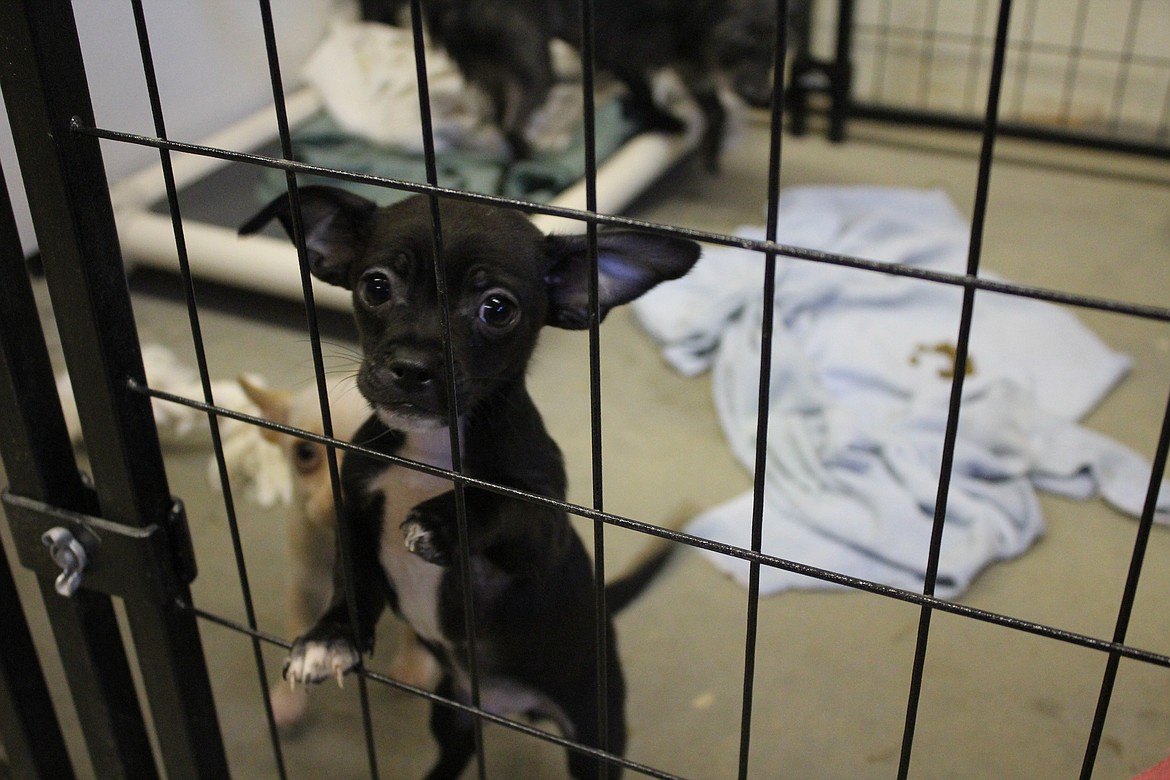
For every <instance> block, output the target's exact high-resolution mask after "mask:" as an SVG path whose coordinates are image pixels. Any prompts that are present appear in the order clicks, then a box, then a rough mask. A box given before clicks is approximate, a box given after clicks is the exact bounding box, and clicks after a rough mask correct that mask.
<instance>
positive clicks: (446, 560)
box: [402, 489, 571, 571]
mask: <svg viewBox="0 0 1170 780" xmlns="http://www.w3.org/2000/svg"><path fill="white" fill-rule="evenodd" d="M464 496H465V498H464V506H465V508H466V510H467V542H468V548H469V552H470V553H471V554H473V555H479V554H484V555H487V557H488V558H489V559H491V560H492V561H493V562H494V563H496V565H498V566H500V567H501V568H502V569H504V570H505V571H515V570H519V569H521V568H524V567H531V566H533V565H536V564H539V563H543V562H544V561H545V560H546V559H547V558H548V557H549V555H551V554H553V553H558V552H559V551H560V549H561V547H562V545H563V544H564V541H565V540H564V538H563V537H564V535H565V533H566V532H571V531H570V529H569V527H568V525H567V524H566V523H558V522H556V521H555V514H556V513H555V512H554V511H553V510H551V509H548V508H547V507H542V506H539V505H537V504H532V503H529V502H527V501H519V500H516V499H512V498H508V497H506V496H501V495H499V494H497V493H493V492H490V491H486V490H476V489H468V490H466V491H465V493H464ZM402 533H403V538H404V540H405V544H406V548H407V549H408V550H410V551H411V552H412V553H414V554H415V555H417V556H419V557H420V558H422V559H423V560H425V561H427V562H429V563H433V564H435V565H437V566H450V565H451V564H452V563H454V562H455V561H457V560H458V559H459V525H458V518H457V513H456V506H455V492H454V491H448V492H446V493H442V494H440V495H438V496H435V497H434V498H431V499H428V500H427V501H423V502H422V503H420V504H419V505H418V506H416V507H414V509H412V510H411V511H410V513H409V514H407V516H406V521H405V522H404V523H403V524H402Z"/></svg>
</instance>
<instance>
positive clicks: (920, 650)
mask: <svg viewBox="0 0 1170 780" xmlns="http://www.w3.org/2000/svg"><path fill="white" fill-rule="evenodd" d="M1010 22H1011V0H1001V2H1000V6H999V17H998V20H997V23H996V33H995V49H994V53H993V55H992V62H991V82H990V84H989V85H988V90H987V109H986V116H985V117H984V125H983V142H982V147H981V149H980V154H979V172H978V177H977V181H976V189H975V208H974V212H973V214H972V216H971V239H970V243H969V245H968V248H967V278H968V279H970V280H974V279H975V278H977V277H978V275H979V261H980V257H981V254H982V249H983V227H984V223H985V221H986V217H987V200H988V197H989V194H990V187H991V164H992V160H993V158H994V152H995V140H996V136H997V131H998V122H999V101H1000V95H1001V92H1002V89H1003V75H1004V60H1005V57H1006V52H1007V41H1008V28H1009V24H1010ZM974 309H975V287H974V286H972V285H969V284H968V285H966V286H965V287H964V288H963V304H962V310H961V314H960V318H959V333H958V337H957V338H956V341H955V359H954V379H953V380H952V382H951V396H950V403H949V409H948V412H947V423H946V431H945V433H944V437H943V454H942V462H941V464H940V467H939V480H938V493H937V495H936V497H935V505H934V522H933V528H932V529H931V537H930V548H929V555H928V560H927V566H926V577H925V581H924V585H923V593H924V594H925V595H927V596H933V595H934V592H935V585H936V582H937V579H938V566H939V559H940V557H941V554H942V536H943V533H944V531H945V525H946V513H947V500H948V498H949V495H950V481H951V474H952V470H953V466H954V457H955V444H956V440H957V438H958V432H959V415H960V411H961V408H962V401H963V385H964V380H965V379H966V376H967V351H968V346H969V342H970V338H971V321H972V318H973V316H974ZM932 615H933V610H932V609H931V608H930V607H929V606H923V607H922V610H921V613H920V616H919V622H918V637H917V640H916V644H915V649H914V663H913V668H912V671H911V679H910V691H909V696H908V701H907V704H906V718H905V728H904V731H903V735H902V749H901V755H900V758H899V766H898V777H899V778H906V777H907V776H908V775H909V772H910V758H911V753H912V751H913V746H914V734H915V729H916V726H917V720H918V707H919V703H920V699H921V694H922V679H923V675H924V673H925V668H926V653H927V647H928V644H929V641H930V622H931V616H932Z"/></svg>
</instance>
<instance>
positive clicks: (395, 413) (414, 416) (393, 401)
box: [358, 349, 447, 427]
mask: <svg viewBox="0 0 1170 780" xmlns="http://www.w3.org/2000/svg"><path fill="white" fill-rule="evenodd" d="M444 376H445V374H444V373H443V370H442V364H441V363H440V362H439V358H437V357H435V356H432V355H429V354H426V353H425V352H423V351H422V350H416V349H400V350H396V351H395V352H394V353H393V354H391V355H387V356H385V357H383V358H380V359H373V360H369V361H367V362H366V364H365V365H364V366H363V368H362V371H361V373H360V374H359V376H358V387H359V389H360V390H361V392H362V395H364V396H365V397H366V398H368V399H369V400H370V402H371V403H372V404H373V405H374V408H375V409H377V410H378V412H379V413H380V414H381V415H382V417H383V419H385V420H387V422H389V421H390V420H391V419H393V421H394V422H395V423H397V424H400V425H408V426H411V427H413V425H424V426H426V427H430V426H432V425H443V424H446V420H447V397H446V385H445V382H444Z"/></svg>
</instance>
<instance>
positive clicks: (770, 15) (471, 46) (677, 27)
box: [362, 0, 803, 168]
mask: <svg viewBox="0 0 1170 780" xmlns="http://www.w3.org/2000/svg"><path fill="white" fill-rule="evenodd" d="M796 1H797V0H793V2H796ZM801 1H803V0H801ZM405 4H406V0H363V4H362V5H363V14H364V16H365V18H367V19H370V20H377V21H386V22H390V21H394V20H396V19H398V18H399V16H398V15H399V13H400V11H401V7H402V6H403V5H405ZM422 9H423V15H424V17H425V18H426V23H427V28H428V30H429V31H430V33H431V36H432V37H433V38H434V39H435V40H436V41H437V42H438V43H440V44H441V45H442V46H443V47H444V48H445V49H446V50H447V53H448V54H449V55H450V56H451V58H452V59H453V60H454V61H455V63H456V64H457V65H458V66H459V69H460V70H461V71H462V73H463V75H464V76H465V77H466V78H467V79H468V81H470V82H472V83H473V84H476V85H477V86H479V87H480V88H481V89H483V90H484V91H485V92H486V93H487V94H488V96H489V98H490V99H491V101H492V105H493V109H494V112H495V119H496V121H497V123H498V124H499V126H500V128H501V129H502V130H503V132H504V135H505V136H506V137H507V139H508V141H509V143H510V144H511V146H512V148H513V151H514V152H516V154H517V155H518V156H521V157H523V156H525V154H526V153H527V144H526V142H525V137H524V135H525V129H526V128H527V126H528V122H529V120H530V119H531V117H532V114H533V112H534V111H536V109H538V108H540V106H541V105H543V104H544V102H545V100H546V99H547V97H548V93H549V90H550V89H551V88H552V86H553V81H554V75H553V67H552V62H551V60H550V57H549V42H550V41H551V39H553V38H559V39H561V40H563V41H565V42H567V43H569V44H571V45H573V46H574V47H576V48H577V49H578V50H580V48H581V0H422ZM593 9H594V17H593V18H594V51H595V59H596V63H597V66H598V67H599V68H601V69H603V70H606V71H609V72H610V73H612V74H613V75H614V76H616V77H617V78H618V79H620V80H621V81H622V82H624V83H625V85H626V86H627V88H628V89H629V92H630V96H629V105H630V108H631V111H632V112H633V114H634V115H635V116H636V117H637V118H638V119H639V120H640V121H641V122H642V124H643V125H644V126H646V127H648V128H652V129H659V130H667V131H670V132H679V131H681V130H683V129H684V128H683V123H682V121H681V120H680V119H679V118H678V117H676V116H674V115H672V114H671V113H669V112H668V111H666V110H665V109H663V108H662V107H660V106H659V105H658V104H657V103H656V101H655V100H654V95H653V92H652V89H651V85H650V76H651V75H652V74H653V73H654V72H655V71H658V70H661V69H664V68H671V69H673V70H674V71H675V72H677V73H678V75H679V76H680V77H681V79H682V81H683V83H684V84H685V85H686V87H687V89H688V91H689V92H690V93H691V96H692V97H693V98H694V100H695V102H696V103H697V104H698V106H699V108H700V109H701V111H702V112H703V116H704V120H705V127H704V134H703V139H702V144H701V153H702V154H703V157H704V159H705V160H706V161H707V163H708V165H709V166H710V167H712V168H714V167H715V166H716V163H717V160H718V156H719V151H720V147H721V145H722V143H723V136H724V132H725V124H726V119H727V117H726V111H725V109H724V107H723V103H722V102H721V101H720V98H719V88H720V85H721V84H726V85H727V86H728V87H730V88H731V89H732V90H734V91H735V92H736V93H737V94H738V95H739V96H740V97H741V98H743V99H744V100H745V101H746V102H747V103H748V104H749V105H752V106H756V107H767V106H768V105H769V102H770V99H771V96H772V88H771V84H772V71H773V59H774V54H773V50H774V46H775V39H776V30H777V23H776V14H777V2H776V0H594V3H593Z"/></svg>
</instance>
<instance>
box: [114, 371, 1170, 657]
mask: <svg viewBox="0 0 1170 780" xmlns="http://www.w3.org/2000/svg"><path fill="white" fill-rule="evenodd" d="M135 389H136V391H137V392H139V393H142V394H143V395H146V396H149V397H151V398H159V399H162V400H165V401H169V402H171V403H176V404H180V405H182V406H187V407H190V408H192V409H200V410H202V411H205V412H206V411H212V409H211V408H210V407H208V406H207V405H206V404H204V403H201V402H199V401H195V400H193V399H190V398H184V397H183V396H179V395H175V394H174V393H168V392H165V391H162V390H155V389H152V388H149V387H146V386H145V385H138V386H136V387H135ZM214 411H215V412H217V413H218V414H219V415H220V416H221V417H229V418H231V419H233V420H240V421H242V422H247V423H250V424H252V425H255V426H257V427H260V428H267V429H269V430H273V431H277V432H279V433H285V434H289V435H291V436H297V437H299V438H302V439H304V440H305V441H312V442H317V443H318V444H325V445H328V446H331V447H336V448H337V449H339V450H343V451H347V452H356V453H358V454H360V455H361V456H363V457H368V458H374V459H378V460H383V461H385V462H387V463H393V464H394V465H397V466H403V467H405V468H409V469H413V470H415V471H421V472H423V473H425V474H432V475H434V476H441V477H444V478H446V479H449V480H451V481H453V482H460V483H462V484H465V485H468V486H469V487H475V488H478V489H481V490H489V491H491V492H493V493H498V494H500V495H504V496H509V497H511V498H516V499H520V500H522V501H528V502H530V503H534V504H540V505H542V506H547V507H551V508H554V509H562V510H564V511H566V512H568V513H570V514H573V515H577V516H578V517H583V518H585V519H587V520H600V521H602V522H604V523H606V524H608V525H612V526H614V527H617V528H624V529H627V530H630V531H637V532H638V533H641V534H645V535H646V536H654V537H658V538H660V539H666V540H668V541H671V542H676V543H679V544H685V545H688V546H690V547H694V548H696V549H699V550H708V551H710V552H714V553H718V554H720V555H726V556H729V557H732V558H738V559H740V560H743V561H747V562H748V563H752V562H756V563H759V564H761V565H762V566H770V567H772V568H775V569H781V570H783V571H789V572H793V573H794V574H799V575H801V576H804V577H811V578H813V579H817V580H821V581H822V582H827V583H832V584H835V585H841V586H844V587H847V588H851V589H853V590H858V591H861V592H865V593H873V594H875V595H878V596H885V597H888V598H891V599H895V600H897V601H903V602H905V603H907V604H915V605H917V606H929V607H931V608H932V609H934V610H936V611H938V612H947V613H950V614H953V615H960V616H963V617H968V618H972V619H975V620H979V621H982V622H984V623H989V624H991V625H997V626H1003V627H1005V628H1012V629H1015V630H1018V631H1023V632H1025V633H1029V634H1034V635H1036V636H1040V637H1045V638H1048V639H1056V640H1059V641H1062V642H1066V643H1068V644H1072V645H1077V646H1079V647H1084V648H1087V649H1091V650H1099V651H1102V652H1117V653H1119V654H1121V655H1122V657H1125V658H1132V659H1134V660H1136V661H1144V662H1146V663H1151V664H1154V665H1156V666H1163V667H1166V668H1170V655H1164V654H1161V653H1155V652H1153V651H1149V650H1142V649H1140V648H1135V647H1129V646H1126V645H1118V644H1116V643H1114V642H1110V641H1108V640H1104V639H1098V638H1095V637H1090V636H1087V635H1084V634H1078V633H1075V632H1072V631H1065V630H1063V629H1059V628H1054V627H1052V626H1045V625H1043V624H1040V623H1036V622H1034V621H1029V620H1021V619H1019V618H1015V617H1011V616H1009V615H1002V614H998V613H995V612H989V611H987V610H982V609H977V608H975V607H970V606H967V605H965V604H958V603H955V602H953V601H946V600H944V599H940V598H935V597H933V596H926V595H923V594H922V593H916V592H913V591H908V590H903V589H901V588H894V587H891V586H889V585H883V584H881V583H878V582H873V581H871V580H865V579H861V578H858V577H851V576H849V575H847V574H841V573H840V572H835V571H831V570H828V569H820V568H817V567H815V566H809V565H807V564H803V563H798V562H796V561H791V560H787V559H785V558H779V557H777V556H774V555H766V554H764V553H758V552H754V551H752V550H748V549H745V548H743V547H736V546H735V545H730V544H724V543H722V542H714V541H711V540H710V539H706V538H703V537H700V536H693V535H691V534H687V533H683V532H681V531H673V530H669V529H665V528H662V527H660V526H657V525H653V524H650V523H644V522H641V521H638V520H633V519H631V518H628V517H622V516H621V515H615V514H612V513H608V512H598V511H596V510H594V509H591V508H589V507H585V506H581V505H579V504H571V503H568V502H565V501H557V500H555V499H551V498H548V497H547V496H541V495H538V494H536V493H529V492H526V491H523V490H517V489H515V488H509V487H505V486H502V485H497V484H494V483H492V482H485V481H483V480H479V479H475V478H474V477H468V476H464V475H461V474H456V473H454V472H452V471H448V470H446V469H441V468H438V467H436V466H428V465H426V464H423V463H417V462H415V461H412V460H407V459H405V458H399V457H396V456H393V455H384V454H382V453H380V452H375V451H374V450H371V449H368V448H366V447H362V446H359V445H356V444H352V443H350V442H343V441H338V440H336V439H330V438H326V437H324V436H321V435H318V434H315V433H311V432H309V431H303V430H300V429H298V428H292V427H289V426H287V425H280V424H279V423H274V422H271V421H269V420H265V419H263V418H261V417H253V416H251V415H248V414H244V413H243V412H238V411H235V410H232V409H227V408H220V409H215V410H214ZM285 646H286V647H287V644H285Z"/></svg>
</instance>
